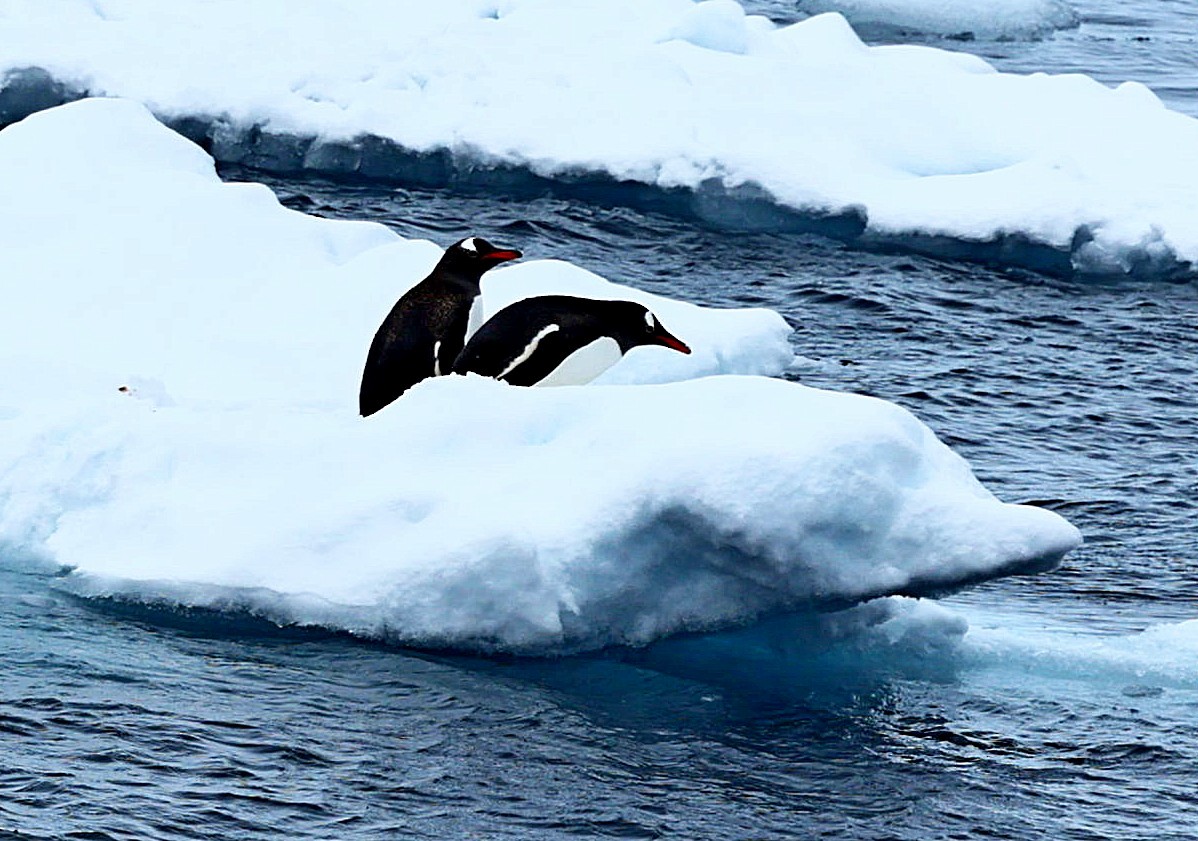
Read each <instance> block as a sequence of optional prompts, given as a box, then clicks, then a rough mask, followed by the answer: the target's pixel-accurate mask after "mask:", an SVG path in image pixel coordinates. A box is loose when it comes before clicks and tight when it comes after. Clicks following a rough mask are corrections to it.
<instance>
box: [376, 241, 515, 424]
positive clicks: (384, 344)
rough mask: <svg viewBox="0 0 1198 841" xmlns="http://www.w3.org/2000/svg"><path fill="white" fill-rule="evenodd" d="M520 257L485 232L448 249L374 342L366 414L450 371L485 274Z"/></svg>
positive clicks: (398, 303)
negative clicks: (428, 379) (495, 241)
mask: <svg viewBox="0 0 1198 841" xmlns="http://www.w3.org/2000/svg"><path fill="white" fill-rule="evenodd" d="M520 256H521V255H520V252H519V251H516V250H515V249H510V248H496V247H495V246H493V245H491V243H489V242H487V241H486V240H485V239H483V238H481V237H467V238H466V239H464V240H460V241H459V242H456V243H454V244H453V245H451V246H450V247H449V248H447V249H445V253H444V254H443V255H442V256H441V259H440V261H439V262H438V263H437V265H436V266H435V267H434V268H433V270H432V272H430V273H429V275H428V277H426V278H424V280H422V281H420V282H419V283H417V284H416V285H415V286H413V287H412V288H411V289H409V290H408V291H407V292H406V293H404V295H403V296H402V297H401V298H400V299H399V300H398V301H396V302H395V306H393V307H392V308H391V312H390V313H388V315H387V317H386V318H385V319H384V320H383V323H382V325H381V326H380V327H379V329H378V332H376V333H375V335H374V341H372V342H371V343H370V351H369V353H367V355H366V367H365V369H364V370H363V371H362V385H361V388H360V390H359V392H358V409H359V411H360V412H361V413H362V416H363V417H367V416H369V415H373V414H374V413H375V412H377V411H379V410H380V409H382V408H383V407H385V406H387V405H388V404H389V403H391V402H392V401H393V400H395V398H397V397H399V396H400V395H401V394H403V393H404V392H405V391H407V390H408V389H409V388H411V387H412V386H414V385H415V384H416V383H418V382H420V381H421V380H424V379H427V378H428V377H434V376H438V375H440V374H448V373H449V369H450V367H451V366H452V365H453V361H454V359H455V358H457V356H458V354H459V353H460V352H461V350H462V347H463V345H464V344H465V342H466V331H467V328H468V326H469V321H470V308H471V306H472V305H473V303H474V299H475V298H477V297H478V294H479V292H480V289H479V282H480V280H481V279H482V276H483V273H484V272H486V271H487V270H488V269H491V268H494V267H495V266H497V265H499V264H500V263H503V262H506V261H507V260H515V259H516V258H518V257H520Z"/></svg>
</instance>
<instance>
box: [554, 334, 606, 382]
mask: <svg viewBox="0 0 1198 841" xmlns="http://www.w3.org/2000/svg"><path fill="white" fill-rule="evenodd" d="M623 355H624V354H623V353H621V352H620V344H619V342H617V341H616V340H615V339H612V338H609V337H607V336H604V337H603V338H601V339H596V340H595V341H593V342H591V343H590V344H589V345H583V346H582V347H580V348H579V349H578V350H576V351H574V352H573V353H571V354H570V355H569V356H567V357H566V358H565V359H563V360H562V361H561V364H559V365H558V366H557V367H556V368H554V369H553V370H552V371H550V372H549V376H547V377H545V378H544V379H543V380H540V381H539V382H537V383H536V385H539V386H541V385H545V386H552V385H582V384H583V383H589V382H590V381H591V380H593V379H595V377H597V376H599V375H600V374H602V373H603V372H604V371H606V370H607V369H608V368H610V367H611V366H613V365H615V364H616V363H617V362H619V361H620V357H622V356H623Z"/></svg>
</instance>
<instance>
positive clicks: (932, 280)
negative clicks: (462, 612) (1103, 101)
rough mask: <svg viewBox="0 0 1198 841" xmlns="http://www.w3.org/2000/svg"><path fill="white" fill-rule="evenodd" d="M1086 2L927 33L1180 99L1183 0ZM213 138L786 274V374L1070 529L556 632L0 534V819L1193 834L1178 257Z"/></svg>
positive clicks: (429, 199)
mask: <svg viewBox="0 0 1198 841" xmlns="http://www.w3.org/2000/svg"><path fill="white" fill-rule="evenodd" d="M1077 5H1078V9H1079V11H1080V12H1081V15H1082V20H1083V22H1082V25H1081V27H1080V28H1079V29H1077V30H1072V31H1068V32H1064V33H1059V34H1057V35H1056V36H1055V37H1054V38H1051V39H1047V40H1044V41H1037V42H1002V43H984V42H963V43H956V42H953V43H948V44H945V43H941V42H936V44H937V45H938V46H950V47H952V48H960V49H968V50H970V51H974V52H977V53H979V54H981V55H983V56H985V57H987V58H988V59H989V60H992V61H994V62H996V63H997V64H998V65H999V66H1000V67H1001V68H1002V69H1007V70H1015V71H1019V72H1031V71H1034V70H1045V71H1049V72H1074V71H1081V72H1086V73H1089V74H1091V75H1094V76H1096V77H1098V78H1099V79H1102V80H1104V81H1108V82H1112V83H1115V82H1118V81H1122V80H1124V79H1127V78H1133V79H1137V80H1139V81H1142V82H1144V83H1145V84H1148V85H1149V86H1150V87H1152V88H1153V89H1155V90H1156V91H1157V92H1158V93H1159V94H1160V95H1161V96H1162V97H1163V98H1164V99H1165V100H1166V102H1167V103H1168V104H1169V105H1170V106H1171V107H1174V108H1177V109H1179V110H1183V111H1187V112H1188V113H1191V114H1196V115H1198V49H1195V39H1196V38H1198V16H1196V12H1195V8H1196V6H1198V4H1194V3H1191V2H1179V1H1175V2H1169V1H1168V0H1138V2H1132V3H1119V4H1115V3H1111V2H1096V3H1079V4H1077ZM751 9H753V10H756V11H764V12H766V13H769V14H770V15H771V16H774V17H776V18H778V19H779V20H785V19H787V18H786V15H787V14H793V12H792V10H790V9H789V7H788V6H787V5H786V4H779V3H757V4H751ZM1196 153H1198V152H1196ZM225 175H226V176H227V177H229V178H254V179H257V180H264V181H266V182H267V183H268V184H270V186H271V187H273V188H274V189H275V190H276V191H277V192H278V194H279V195H280V197H281V198H282V199H283V200H284V201H285V202H286V203H287V204H289V205H291V206H293V207H296V208H298V209H302V210H304V211H305V212H309V213H315V214H319V215H324V216H330V217H338V218H355V219H372V220H376V221H379V222H383V223H385V224H387V225H390V226H391V227H392V228H394V229H395V230H396V231H398V232H399V233H401V234H403V235H405V236H421V237H427V238H430V239H433V240H435V241H437V242H440V243H443V244H447V243H449V242H451V241H453V240H455V239H457V238H459V237H462V236H466V235H469V234H473V233H483V234H485V235H487V236H488V237H489V238H492V239H493V240H494V241H496V242H500V243H503V244H510V245H513V246H517V247H519V248H521V249H523V250H524V251H525V254H526V255H527V257H528V258H541V257H558V258H564V259H568V260H571V261H573V262H575V263H578V264H580V265H582V266H585V267H587V268H590V269H593V270H595V271H597V272H599V273H601V274H603V275H605V276H606V277H608V278H610V279H612V280H615V281H619V282H623V283H628V284H631V285H634V286H638V287H641V288H645V289H649V290H652V291H654V292H658V293H661V294H666V295H670V296H673V297H679V298H684V299H687V300H692V301H695V302H698V303H702V304H707V305H714V306H743V305H755V306H766V307H770V308H773V309H776V310H778V311H779V312H781V313H782V314H783V315H784V316H785V317H786V318H787V319H788V320H789V321H790V323H791V324H792V325H793V326H794V327H795V331H796V332H795V338H794V342H795V350H796V352H797V353H798V354H799V355H800V356H801V361H800V363H799V364H798V365H797V366H796V367H795V368H794V369H793V370H792V371H791V372H790V374H789V375H788V376H790V377H792V378H795V379H800V380H801V381H802V382H804V383H807V384H809V385H814V386H819V387H822V388H831V389H839V390H847V391H855V392H861V393H866V394H873V395H877V396H880V397H884V398H886V399H888V400H892V401H895V402H897V403H900V404H902V405H904V406H906V407H907V408H909V409H911V410H912V411H913V412H915V414H917V415H918V416H919V417H920V418H921V419H923V420H924V421H925V422H927V423H928V424H929V425H930V426H931V427H932V428H933V429H934V430H936V432H937V433H938V434H939V435H940V436H941V438H942V439H944V440H945V441H946V442H948V443H949V444H950V445H951V446H953V447H954V449H956V450H957V451H958V452H960V453H961V454H962V455H964V456H965V457H966V458H968V459H969V461H970V462H971V464H972V465H973V466H974V469H975V471H976V472H977V473H978V475H979V477H980V478H981V479H982V481H983V482H984V483H985V484H986V485H987V486H988V487H989V488H990V489H991V490H993V491H994V492H995V493H996V494H998V495H999V496H1000V497H1002V498H1003V499H1005V500H1008V501H1012V502H1036V503H1038V504H1042V505H1045V506H1048V507H1051V508H1053V509H1054V510H1057V511H1059V512H1060V513H1062V514H1063V515H1065V516H1066V517H1068V518H1069V519H1070V520H1071V521H1072V522H1073V523H1075V524H1076V525H1077V526H1078V527H1079V528H1081V530H1082V531H1083V533H1084V534H1085V537H1086V544H1085V546H1083V547H1082V548H1081V549H1079V550H1077V551H1076V552H1074V553H1072V554H1071V555H1070V556H1069V557H1068V558H1067V559H1066V561H1065V563H1064V565H1063V566H1062V567H1061V568H1060V569H1059V570H1057V571H1054V572H1050V573H1046V574H1042V575H1039V576H1035V577H1029V578H1011V579H1005V580H1003V581H999V582H993V583H991V584H988V585H985V586H982V587H979V588H976V589H974V590H972V591H970V592H967V593H963V594H959V595H956V596H953V597H950V598H945V599H943V600H940V601H939V602H938V603H921V604H912V603H908V602H889V601H887V602H882V603H876V604H871V605H867V606H865V607H863V608H858V609H855V610H853V611H849V612H846V613H842V614H827V615H811V616H805V615H796V616H789V617H780V618H777V619H775V620H771V621H770V622H766V623H763V624H761V625H759V626H757V627H753V628H748V629H744V630H742V631H739V632H735V633H726V634H718V635H709V636H696V637H687V638H683V639H677V640H668V641H664V642H662V643H659V644H657V645H654V646H650V647H649V648H647V649H643V650H620V651H608V652H602V653H599V654H595V655H590V656H585V657H576V658H566V659H557V660H517V659H483V658H472V657H458V656H452V655H446V654H431V653H426V652H419V651H411V650H404V649H397V648H390V647H386V646H378V645H372V644H366V643H362V642H359V641H354V640H351V639H347V638H345V637H340V636H335V635H329V634H321V633H297V632H293V631H287V630H279V631H277V632H271V630H270V629H269V628H267V627H264V626H262V625H260V624H257V623H254V622H250V621H245V620H244V619H243V618H240V617H234V616H228V617H221V616H204V615H190V614H179V615H170V614H162V613H157V614H138V613H136V612H132V611H129V610H123V611H117V610H114V609H113V608H111V607H102V606H97V605H95V604H91V603H89V602H86V601H83V600H78V599H75V598H73V597H70V596H68V595H65V594H63V593H62V592H61V591H59V590H57V589H56V588H55V586H54V584H55V581H56V577H55V576H56V573H55V571H54V570H52V569H48V568H41V567H36V566H30V565H29V564H28V563H27V562H24V561H18V560H16V559H11V558H10V559H8V560H5V559H4V553H3V550H2V549H0V657H2V659H0V663H2V664H3V666H4V674H3V680H2V682H0V838H2V839H8V838H12V839H35V838H36V839H81V841H82V840H83V839H86V841H107V839H226V840H229V839H280V838H287V839H289V841H303V840H304V839H313V841H315V840H316V839H376V838H380V839H381V838H436V839H491V838H496V839H498V838H535V839H554V838H569V837H582V838H645V839H648V838H677V839H785V838H799V839H807V838H836V839H841V838H843V839H910V841H929V840H930V839H1026V840H1027V841H1033V839H1035V841H1040V840H1041V839H1045V838H1051V839H1054V841H1074V840H1075V839H1076V841H1082V840H1083V839H1087V840H1088V839H1094V841H1098V840H1099V839H1104V840H1105V839H1154V840H1155V841H1173V839H1176V841H1183V839H1184V841H1191V840H1192V839H1194V838H1195V837H1198V793H1196V792H1198V786H1196V784H1195V780H1196V773H1198V531H1196V529H1195V523H1196V522H1198V397H1196V394H1198V391H1196V389H1195V383H1198V285H1195V284H1194V283H1172V282H1166V281H1144V280H1139V281H1122V282H1112V281H1105V282H1095V281H1092V280H1091V281H1079V280H1069V279H1061V278H1055V277H1048V276H1043V275H1039V274H1036V273H1033V272H1030V271H1027V270H1023V269H1016V268H1003V267H985V266H979V265H971V264H959V263H952V262H942V261H937V260H933V259H930V258H924V257H918V256H911V255H905V254H888V253H868V252H862V251H856V250H853V249H851V248H849V247H848V246H845V245H843V244H840V243H837V242H833V241H830V240H826V239H822V238H820V237H817V236H814V235H793V234H786V235H783V234H764V233H755V234H745V233H735V232H727V231H723V232H721V231H714V230H708V229H705V228H701V227H696V226H695V225H694V224H692V223H690V222H687V221H683V220H679V219H677V218H672V217H670V216H665V215H657V214H654V213H650V212H645V211H643V210H637V209H634V208H630V207H612V206H604V205H602V204H594V203H583V202H579V201H569V200H564V199H559V198H550V197H542V198H527V197H525V198H520V199H517V198H514V197H510V196H508V197H504V196H496V195H487V194H482V193H462V192H455V193H451V192H438V191H429V190H420V189H409V188H399V189H396V188H393V187H380V186H370V185H349V184H342V183H334V182H324V181H311V180H304V181H301V180H285V179H279V178H271V177H267V176H265V175H262V174H258V173H253V172H246V171H243V170H228V171H226V172H225ZM701 420H702V419H701V418H699V419H696V422H701ZM1187 623H1188V624H1187Z"/></svg>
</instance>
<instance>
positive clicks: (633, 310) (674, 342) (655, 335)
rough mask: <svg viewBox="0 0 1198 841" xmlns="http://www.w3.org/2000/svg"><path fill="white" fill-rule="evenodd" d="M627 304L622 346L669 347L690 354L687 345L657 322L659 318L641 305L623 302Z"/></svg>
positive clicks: (623, 318)
mask: <svg viewBox="0 0 1198 841" xmlns="http://www.w3.org/2000/svg"><path fill="white" fill-rule="evenodd" d="M623 303H626V304H627V307H626V309H625V310H624V313H622V318H621V320H622V321H623V324H622V325H621V326H622V327H623V328H624V329H623V331H622V332H623V335H622V336H620V337H618V338H620V339H623V341H621V342H620V344H621V346H623V345H625V343H626V344H627V347H626V348H624V349H625V350H627V348H631V347H637V346H638V345H660V346H662V347H668V348H670V349H671V350H676V351H678V352H679V353H690V352H691V349H690V348H689V347H687V345H686V343H685V342H683V341H682V340H681V339H679V338H678V337H677V336H675V335H674V334H673V333H671V332H670V331H669V330H667V329H666V328H664V327H662V326H661V322H660V321H658V320H657V316H655V315H654V314H653V313H651V312H650V311H649V310H648V309H646V308H645V307H643V306H641V305H640V304H634V303H632V302H623Z"/></svg>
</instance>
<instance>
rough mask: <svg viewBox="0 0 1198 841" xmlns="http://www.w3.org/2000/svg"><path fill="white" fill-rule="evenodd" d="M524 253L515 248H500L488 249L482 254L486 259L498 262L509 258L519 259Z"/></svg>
mask: <svg viewBox="0 0 1198 841" xmlns="http://www.w3.org/2000/svg"><path fill="white" fill-rule="evenodd" d="M523 256H524V255H523V254H521V253H520V252H519V251H517V250H516V249H514V248H499V249H496V250H495V251H488V252H487V253H486V254H483V255H482V258H483V259H484V260H494V261H495V262H496V263H503V262H506V261H508V260H519V259H520V258H521V257H523Z"/></svg>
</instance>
